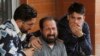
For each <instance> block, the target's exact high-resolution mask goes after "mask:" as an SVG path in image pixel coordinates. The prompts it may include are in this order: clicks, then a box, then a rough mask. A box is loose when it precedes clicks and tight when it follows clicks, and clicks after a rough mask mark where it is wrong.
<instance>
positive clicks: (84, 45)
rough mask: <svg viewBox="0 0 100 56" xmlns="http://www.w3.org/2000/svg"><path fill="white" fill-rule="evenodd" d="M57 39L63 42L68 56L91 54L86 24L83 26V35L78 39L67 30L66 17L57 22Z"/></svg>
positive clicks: (88, 31)
mask: <svg viewBox="0 0 100 56" xmlns="http://www.w3.org/2000/svg"><path fill="white" fill-rule="evenodd" d="M57 26H58V31H59V34H58V35H59V36H58V37H59V38H60V39H62V40H63V41H64V44H65V46H66V50H67V54H68V56H87V55H90V54H91V50H92V47H91V39H90V30H89V26H88V24H87V23H86V22H85V23H84V25H83V29H82V30H83V32H84V35H83V36H82V37H80V38H77V36H74V35H73V34H72V32H71V30H70V28H69V25H68V20H67V16H64V17H63V18H62V19H61V20H60V21H59V22H58V25H57Z"/></svg>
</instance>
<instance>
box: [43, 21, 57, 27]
mask: <svg viewBox="0 0 100 56" xmlns="http://www.w3.org/2000/svg"><path fill="white" fill-rule="evenodd" d="M43 26H45V27H49V26H52V27H56V22H55V21H54V20H46V21H45V22H44V23H43Z"/></svg>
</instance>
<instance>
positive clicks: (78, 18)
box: [68, 2, 85, 26]
mask: <svg viewBox="0 0 100 56" xmlns="http://www.w3.org/2000/svg"><path fill="white" fill-rule="evenodd" d="M68 20H69V23H75V24H77V25H78V26H82V25H83V23H84V20H85V7H84V6H83V4H81V3H77V2H75V3H73V4H71V6H70V7H69V8H68Z"/></svg>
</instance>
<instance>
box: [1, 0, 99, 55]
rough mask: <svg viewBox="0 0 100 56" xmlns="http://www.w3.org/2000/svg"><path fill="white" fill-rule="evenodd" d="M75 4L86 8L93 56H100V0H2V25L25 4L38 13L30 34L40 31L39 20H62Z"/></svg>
mask: <svg viewBox="0 0 100 56" xmlns="http://www.w3.org/2000/svg"><path fill="white" fill-rule="evenodd" d="M73 2H80V3H82V4H84V5H85V7H86V15H85V16H86V19H85V20H86V21H87V23H88V24H89V27H90V34H91V40H92V41H91V42H92V46H93V55H95V56H100V0H0V24H1V23H3V22H4V21H6V20H7V19H11V18H13V13H14V11H15V9H16V8H17V7H18V6H19V5H20V4H23V3H27V4H29V5H30V6H31V7H34V8H35V9H36V10H37V12H38V16H37V22H36V24H35V27H32V29H31V30H30V31H29V32H34V31H37V30H39V26H38V23H39V20H40V19H41V18H42V17H44V16H54V17H56V20H58V21H59V20H60V19H61V17H63V16H64V15H65V14H67V9H68V7H69V5H70V4H72V3H73Z"/></svg>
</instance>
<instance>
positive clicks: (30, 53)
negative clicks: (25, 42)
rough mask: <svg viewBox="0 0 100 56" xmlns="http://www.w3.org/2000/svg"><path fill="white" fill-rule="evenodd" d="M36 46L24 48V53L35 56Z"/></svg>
mask: <svg viewBox="0 0 100 56" xmlns="http://www.w3.org/2000/svg"><path fill="white" fill-rule="evenodd" d="M34 51H35V50H34V48H26V49H24V53H25V55H26V56H33V55H34Z"/></svg>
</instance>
